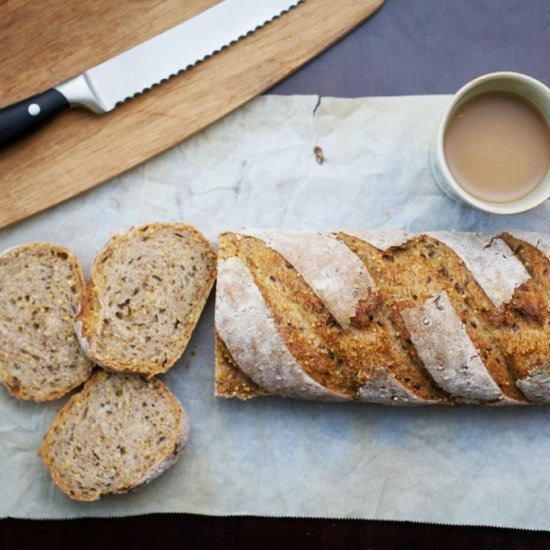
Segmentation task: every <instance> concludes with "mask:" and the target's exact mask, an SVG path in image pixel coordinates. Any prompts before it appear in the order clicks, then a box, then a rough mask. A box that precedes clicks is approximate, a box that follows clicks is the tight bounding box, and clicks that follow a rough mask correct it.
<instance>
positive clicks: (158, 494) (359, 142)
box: [0, 96, 550, 530]
mask: <svg viewBox="0 0 550 550" xmlns="http://www.w3.org/2000/svg"><path fill="white" fill-rule="evenodd" d="M448 101H449V97H448V96H422V97H395V98H367V99H355V100H348V99H325V98H323V99H322V100H321V101H320V103H319V104H318V98H317V97H314V96H307V97H300V96H297V97H277V96H266V97H261V98H259V99H257V100H255V101H253V102H252V103H250V104H248V105H247V106H246V107H244V108H242V109H240V110H239V111H237V112H235V113H233V114H232V115H230V116H228V117H226V118H225V119H224V120H222V121H220V122H219V123H217V124H216V125H214V126H213V127H211V128H209V129H207V130H206V131H203V132H202V133H201V134H199V135H197V136H196V137H194V138H192V139H190V140H189V141H187V142H185V143H183V144H181V145H179V146H177V147H175V148H173V149H172V150H170V151H168V152H167V153H165V154H163V155H162V156H160V157H158V158H156V159H154V160H152V161H150V162H148V163H146V164H144V165H142V166H140V167H139V168H137V169H135V170H133V171H131V172H129V173H127V174H125V175H123V176H120V177H118V178H116V179H115V180H113V181H111V182H109V183H107V184H106V185H103V186H102V187H100V188H98V189H95V190H93V191H91V192H89V193H87V194H85V195H82V196H80V197H77V198H75V199H74V200H71V201H69V202H67V203H65V204H63V205H60V206H58V207H56V208H54V209H52V210H49V211H47V212H45V213H43V214H41V215H39V216H36V217H34V218H32V219H30V220H28V221H25V222H23V223H20V224H18V225H16V226H13V227H11V228H8V229H4V230H1V231H0V249H4V248H6V247H8V246H11V245H14V244H18V243H23V242H28V241H38V240H41V241H50V242H55V243H59V244H62V245H65V246H68V247H70V248H72V249H73V250H74V251H75V252H76V253H77V254H78V256H79V257H80V258H81V260H82V262H83V264H84V267H85V270H86V271H87V270H89V266H90V263H91V260H92V258H93V255H94V254H95V252H96V250H97V249H98V248H99V247H100V246H101V245H102V244H103V243H104V242H105V241H106V239H107V238H108V237H109V235H110V234H111V233H112V232H114V231H119V230H123V229H126V228H127V227H129V226H131V225H133V224H140V223H146V222H151V221H155V220H185V221H187V222H189V223H191V224H194V225H196V227H197V228H199V229H200V230H201V231H203V232H204V233H205V234H206V235H207V236H208V237H209V238H210V239H211V240H212V241H215V239H216V235H217V233H218V232H220V231H223V230H227V229H238V228H243V227H247V228H252V227H254V228H286V229H304V230H305V229H319V230H331V229H341V228H351V227H359V228H361V227H364V228H374V227H387V228H395V229H405V230H409V231H422V230H434V229H457V230H468V231H486V232H489V231H499V230H502V229H505V228H526V229H530V230H536V231H545V230H546V231H547V230H548V229H549V228H548V220H549V219H550V217H549V215H550V205H549V204H546V205H544V206H542V207H541V208H539V209H537V210H535V211H533V212H530V213H528V214H524V215H519V216H512V217H496V216H491V215H489V214H484V213H481V212H478V211H475V210H473V209H471V208H469V207H466V206H464V205H461V204H459V203H456V202H453V201H452V200H451V199H449V198H448V197H447V196H445V195H444V194H443V193H442V192H441V191H439V189H438V188H437V187H436V185H435V183H434V181H433V179H432V176H431V174H430V169H429V150H430V147H431V144H432V140H433V138H434V135H435V131H436V126H437V123H438V121H439V118H440V116H441V114H442V112H443V109H444V107H445V105H446V104H447V102H448ZM0 185H1V184H0ZM213 327H214V319H213V300H212V297H211V299H210V301H209V303H208V305H207V307H206V309H205V311H204V313H203V315H202V318H201V321H200V323H199V326H198V328H197V330H196V332H195V334H194V336H193V338H192V340H191V343H190V345H189V347H188V349H187V352H186V353H185V355H184V356H183V358H182V359H181V360H180V361H179V363H178V364H177V365H176V366H175V367H174V368H173V369H172V370H171V371H170V372H169V373H168V374H167V375H165V376H164V377H163V378H164V380H165V381H166V382H167V383H168V385H169V386H170V387H171V389H172V390H173V391H174V392H175V393H176V395H177V396H178V397H179V398H180V400H181V402H182V403H183V405H184V407H185V409H186V410H187V413H188V414H189V416H190V419H191V424H192V430H191V439H190V443H189V446H188V448H187V449H186V450H185V451H184V453H183V454H182V457H181V459H180V461H179V462H178V463H177V464H176V465H175V466H174V467H173V468H172V469H171V470H170V471H168V472H167V473H166V474H164V475H163V476H162V477H161V478H159V479H158V480H156V481H154V482H153V483H152V484H150V485H148V486H146V487H142V488H141V489H139V490H137V491H135V492H132V493H130V494H127V495H122V496H113V497H106V498H104V499H102V500H101V501H100V502H96V503H91V504H82V503H76V502H73V501H71V500H70V499H68V498H67V497H65V496H64V495H63V494H62V493H61V492H60V491H59V490H58V489H57V488H56V487H55V486H54V485H53V483H52V481H51V480H50V477H49V475H48V473H47V471H46V469H45V467H44V466H43V465H42V463H41V460H40V459H39V457H38V456H37V450H38V447H39V445H40V441H41V438H42V436H43V434H44V432H45V430H46V428H47V426H48V425H49V424H50V422H51V421H52V419H53V418H54V416H55V415H56V413H57V411H58V410H59V408H60V407H61V405H62V404H63V403H64V401H65V399H62V400H60V401H57V402H54V403H49V404H46V405H44V404H34V403H26V402H23V401H18V400H16V399H14V398H12V397H10V396H9V395H8V393H7V392H6V391H5V389H3V388H0V465H1V467H0V491H1V498H0V516H2V517H5V516H12V517H22V518H72V517H81V516H123V515H135V514H144V513H148V512H190V513H200V514H216V515H248V514H250V515H266V516H309V517H331V518H376V519H396V520H397V519H398V520H411V521H425V522H439V523H449V524H469V525H498V526H509V527H520V528H530V529H546V530H550V513H549V512H550V496H549V495H550V468H549V467H548V457H549V456H550V422H548V418H549V415H550V408H548V407H516V408H512V407H511V408H498V409H497V408H482V407H466V406H462V407H455V408H444V407H418V408H412V409H394V408H390V407H384V406H378V405H365V404H363V405H358V404H322V403H310V402H300V401H291V400H285V399H277V398H263V399H256V400H253V401H249V402H240V401H236V400H233V401H216V400H215V399H214V398H213V388H214V385H213V375H214V348H213V346H214V338H213V336H214V334H213Z"/></svg>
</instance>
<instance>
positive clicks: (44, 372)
mask: <svg viewBox="0 0 550 550" xmlns="http://www.w3.org/2000/svg"><path fill="white" fill-rule="evenodd" d="M83 290H84V278H83V275H82V269H81V267H80V262H79V261H78V259H77V258H76V257H75V256H74V254H73V253H72V252H71V251H70V250H68V249H66V248H63V247H60V246H57V245H53V244H47V243H30V244H25V245H21V246H16V247H14V248H10V249H8V250H6V251H5V252H3V253H2V254H0V378H1V379H2V381H3V382H4V385H5V387H6V389H7V390H8V391H9V392H10V393H11V394H12V395H14V396H15V397H19V398H20V399H26V400H30V401H49V400H52V399H57V398H59V397H61V396H62V395H64V394H65V393H67V392H69V391H70V390H72V389H73V388H76V387H77V386H80V384H82V383H83V382H84V381H85V380H86V379H87V378H88V377H89V376H90V374H91V373H92V363H91V361H90V360H89V359H88V358H87V357H86V356H85V355H84V353H83V352H82V350H81V349H80V346H79V345H78V341H77V339H76V335H75V333H74V330H73V319H74V316H75V314H76V312H77V311H78V307H79V304H80V298H81V295H82V292H83Z"/></svg>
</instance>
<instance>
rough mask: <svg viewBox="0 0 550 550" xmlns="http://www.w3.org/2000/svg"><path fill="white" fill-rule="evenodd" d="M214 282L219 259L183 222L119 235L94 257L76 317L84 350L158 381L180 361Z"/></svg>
mask: <svg viewBox="0 0 550 550" xmlns="http://www.w3.org/2000/svg"><path fill="white" fill-rule="evenodd" d="M215 277H216V254H215V252H214V250H213V249H212V247H211V246H210V244H209V243H208V241H207V240H206V239H205V238H204V236H203V235H202V234H201V233H199V232H198V231H197V230H196V229H194V228H193V227H191V226H189V225H184V224H182V223H155V224H149V225H145V226H141V227H135V228H132V229H130V230H129V231H128V232H127V233H123V234H120V235H115V236H114V237H112V238H111V240H110V241H109V242H108V243H107V244H106V246H105V247H104V248H103V249H102V250H101V251H100V252H99V253H98V255H97V256H96V258H95V260H94V263H93V266H92V276H91V280H90V282H89V283H88V286H87V289H86V293H85V296H84V299H83V302H82V310H81V312H80V314H79V315H78V317H77V319H76V332H77V334H78V336H79V340H80V343H81V345H82V348H83V349H84V351H85V353H86V354H87V355H88V356H89V357H90V358H91V359H92V360H93V361H94V362H96V363H97V364H99V365H101V366H102V367H105V368H107V369H110V370H114V371H120V372H128V373H137V374H143V375H146V376H153V375H155V374H158V373H161V372H165V371H167V370H168V369H169V368H170V367H171V366H172V365H173V364H174V363H175V362H176V361H177V360H178V358H179V357H180V356H181V354H182V353H183V351H184V349H185V347H186V345H187V343H188V342H189V338H190V337H191V333H192V331H193V329H194V328H195V325H196V323H197V321H198V319H199V316H200V313H201V311H202V309H203V307H204V304H205V303H206V299H207V298H208V294H209V293H210V290H211V289H212V285H213V284H214V280H215Z"/></svg>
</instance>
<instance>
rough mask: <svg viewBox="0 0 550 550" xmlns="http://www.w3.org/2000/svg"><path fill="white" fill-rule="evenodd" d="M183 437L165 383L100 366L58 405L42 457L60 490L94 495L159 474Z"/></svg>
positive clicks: (80, 496) (87, 497) (182, 419)
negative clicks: (76, 392)
mask: <svg viewBox="0 0 550 550" xmlns="http://www.w3.org/2000/svg"><path fill="white" fill-rule="evenodd" d="M188 436H189V423H188V421H187V417H186V415H185V413H184V411H183V409H182V407H181V405H180V404H179V402H178V400H177V399H176V397H175V396H174V395H173V394H172V392H171V391H170V390H169V389H168V387H167V386H166V385H165V384H164V383H163V382H161V381H160V380H157V379H155V378H150V379H145V378H143V377H141V376H135V375H131V374H121V373H112V372H107V371H104V370H101V369H98V370H96V372H95V373H94V374H93V375H92V377H91V378H90V379H89V380H88V382H86V384H85V385H84V388H83V389H82V391H81V392H80V393H78V394H76V395H74V396H73V397H72V398H71V399H70V400H69V401H68V403H67V404H66V405H65V406H64V407H63V408H62V409H61V411H60V412H59V414H58V415H57V417H56V419H55V420H54V421H53V423H52V425H51V426H50V428H49V430H48V431H47V433H46V435H45V436H44V440H43V442H42V446H41V448H40V456H41V457H42V459H43V460H44V463H45V464H46V467H47V468H48V470H49V471H50V474H51V476H52V478H53V480H54V482H55V483H56V484H57V485H58V486H59V488H60V489H61V490H62V491H63V492H64V493H65V494H67V495H68V496H69V497H71V498H72V499H75V500H81V501H91V500H97V499H99V498H100V497H101V496H103V495H106V494H111V493H112V494H119V493H125V492H127V491H129V490H130V489H133V488H134V487H136V486H137V485H139V484H142V483H146V482H149V481H151V480H152V479H154V478H155V477H157V476H158V475H160V474H161V473H162V472H164V471H165V470H166V469H167V468H169V467H170V466H171V465H172V464H174V462H175V461H176V460H177V458H178V455H179V453H180V451H181V450H182V449H183V447H184V446H185V445H186V443H187V439H188Z"/></svg>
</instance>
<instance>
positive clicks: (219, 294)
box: [216, 257, 349, 400]
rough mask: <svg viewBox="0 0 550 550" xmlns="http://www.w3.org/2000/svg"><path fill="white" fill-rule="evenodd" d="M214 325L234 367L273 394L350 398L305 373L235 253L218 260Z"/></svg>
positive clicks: (320, 398) (308, 397)
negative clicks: (233, 362) (225, 258)
mask: <svg viewBox="0 0 550 550" xmlns="http://www.w3.org/2000/svg"><path fill="white" fill-rule="evenodd" d="M216 330H217V331H218V334H219V336H220V338H221V339H222V340H223V341H224V343H225V345H226V346H227V349H228V350H229V352H230V353H231V355H232V357H233V358H234V359H235V361H236V363H237V364H238V365H239V368H240V369H241V370H242V371H243V372H244V373H245V374H246V375H247V376H249V377H250V378H251V379H252V380H253V381H254V382H256V384H258V385H259V386H261V387H262V388H265V389H266V390H268V391H269V392H270V393H272V394H276V395H282V396H285V397H301V398H304V399H319V400H346V399H349V397H347V396H345V395H342V394H339V393H337V392H334V391H332V390H329V389H327V388H325V387H324V386H322V385H321V384H319V383H317V382H316V381H315V380H313V379H312V378H311V377H309V376H308V375H307V374H306V373H305V372H304V371H303V370H302V369H301V367H300V365H299V364H298V363H297V362H296V360H295V359H294V357H293V356H292V354H291V353H290V351H289V350H288V348H287V347H286V346H285V344H284V342H283V340H282V338H281V336H280V335H279V333H278V331H277V326H276V324H275V321H274V320H273V316H272V313H271V312H270V311H269V309H268V307H267V305H266V303H265V301H264V299H263V297H262V295H261V293H260V291H259V289H258V287H257V286H256V284H255V282H254V279H253V277H252V275H251V273H250V271H249V270H248V268H247V267H246V265H245V264H244V263H243V262H242V261H241V260H240V259H239V258H236V257H231V258H228V259H227V260H223V261H220V262H219V263H218V283H217V291H216Z"/></svg>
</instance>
